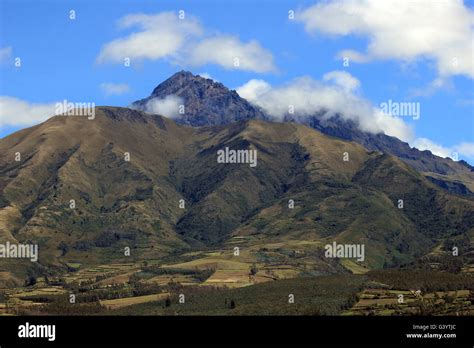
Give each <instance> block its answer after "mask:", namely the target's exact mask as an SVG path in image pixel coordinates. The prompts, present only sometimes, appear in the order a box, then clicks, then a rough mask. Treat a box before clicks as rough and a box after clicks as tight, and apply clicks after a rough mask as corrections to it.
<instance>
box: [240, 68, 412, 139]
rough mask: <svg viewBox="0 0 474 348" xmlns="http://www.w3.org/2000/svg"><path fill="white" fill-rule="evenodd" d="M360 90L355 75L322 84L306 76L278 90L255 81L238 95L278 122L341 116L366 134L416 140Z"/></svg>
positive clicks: (330, 76)
mask: <svg viewBox="0 0 474 348" xmlns="http://www.w3.org/2000/svg"><path fill="white" fill-rule="evenodd" d="M359 87H360V82H359V80H358V79H357V78H355V77H354V76H352V75H351V74H349V73H347V72H344V71H331V72H329V73H327V74H325V75H324V76H323V78H322V80H315V79H313V78H311V77H308V76H303V77H299V78H296V79H294V80H292V81H290V82H288V83H286V84H283V85H281V86H276V87H273V86H271V85H270V84H268V83H267V82H265V81H263V80H256V79H254V80H250V81H249V82H247V83H246V84H244V85H242V86H240V87H239V88H237V93H238V94H239V95H240V96H241V97H242V98H245V99H247V100H248V101H249V102H251V103H253V104H255V105H258V106H259V107H261V108H262V109H263V110H265V112H266V113H267V114H269V115H270V116H272V117H274V118H275V119H276V120H280V121H281V120H283V119H284V118H285V116H288V115H291V116H293V117H295V118H298V119H304V118H306V117H310V116H314V115H316V114H317V115H319V116H318V117H321V118H324V119H327V118H331V117H333V116H336V115H338V116H340V117H342V118H343V119H349V120H353V121H355V122H356V124H358V126H359V128H360V129H361V130H363V131H365V132H369V133H381V132H383V133H385V134H387V135H392V136H395V137H397V138H399V139H401V140H404V141H410V140H412V139H413V138H414V134H413V130H412V129H411V127H410V126H408V125H407V124H406V123H405V122H404V121H403V120H402V119H401V118H399V117H395V116H392V115H389V114H387V113H384V112H382V110H381V109H380V108H378V107H376V106H374V105H372V104H371V103H370V102H369V101H368V100H366V99H364V98H363V97H361V96H360V95H359V94H360V93H359Z"/></svg>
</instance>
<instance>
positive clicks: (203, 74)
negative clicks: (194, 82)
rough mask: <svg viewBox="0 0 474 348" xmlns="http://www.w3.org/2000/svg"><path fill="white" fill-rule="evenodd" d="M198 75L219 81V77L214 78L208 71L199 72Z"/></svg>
mask: <svg viewBox="0 0 474 348" xmlns="http://www.w3.org/2000/svg"><path fill="white" fill-rule="evenodd" d="M198 75H199V76H201V77H204V78H205V79H209V80H213V81H216V82H217V79H215V78H213V77H212V76H211V74H209V73H207V72H202V73H199V74H198Z"/></svg>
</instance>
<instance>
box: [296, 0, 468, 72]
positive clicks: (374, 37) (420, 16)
mask: <svg viewBox="0 0 474 348" xmlns="http://www.w3.org/2000/svg"><path fill="white" fill-rule="evenodd" d="M296 19H297V20H299V21H301V22H302V23H303V24H304V26H305V28H306V30H307V31H308V32H310V33H314V32H322V33H326V34H330V35H341V36H345V35H351V34H355V35H358V36H362V37H366V38H368V40H369V43H368V47H367V51H366V52H365V53H359V52H356V51H353V50H344V51H342V52H340V53H339V56H340V57H341V56H347V57H349V58H352V59H353V60H354V61H356V62H357V61H358V62H364V61H368V60H370V59H398V60H402V61H412V60H416V59H419V58H428V59H430V60H432V61H434V62H435V63H436V66H437V70H438V74H439V75H440V76H442V77H445V76H451V75H465V76H468V77H470V78H474V63H473V61H474V60H473V56H472V47H473V44H474V41H473V40H474V35H473V33H474V31H473V30H474V11H472V10H471V9H469V8H468V7H467V6H465V5H464V3H463V1H461V0H452V1H431V0H417V1H399V0H384V1H380V0H334V1H330V2H329V1H324V2H320V3H317V4H315V5H313V6H311V7H308V8H306V9H304V10H303V11H301V12H300V13H297V14H296Z"/></svg>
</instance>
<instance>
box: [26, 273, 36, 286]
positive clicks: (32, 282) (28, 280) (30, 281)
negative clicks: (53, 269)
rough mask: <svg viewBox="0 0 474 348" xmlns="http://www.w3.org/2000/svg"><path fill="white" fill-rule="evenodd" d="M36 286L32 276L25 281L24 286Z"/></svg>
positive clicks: (34, 278)
mask: <svg viewBox="0 0 474 348" xmlns="http://www.w3.org/2000/svg"><path fill="white" fill-rule="evenodd" d="M35 284H36V277H35V276H33V275H30V276H28V278H26V280H25V286H33V285H35Z"/></svg>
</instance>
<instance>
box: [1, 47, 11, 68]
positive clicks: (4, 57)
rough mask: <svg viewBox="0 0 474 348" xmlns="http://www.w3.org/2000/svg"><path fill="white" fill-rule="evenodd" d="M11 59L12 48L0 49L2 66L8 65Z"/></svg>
mask: <svg viewBox="0 0 474 348" xmlns="http://www.w3.org/2000/svg"><path fill="white" fill-rule="evenodd" d="M11 57H12V48H11V47H10V46H8V47H2V48H0V64H6V63H8V62H9V60H10V59H11Z"/></svg>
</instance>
